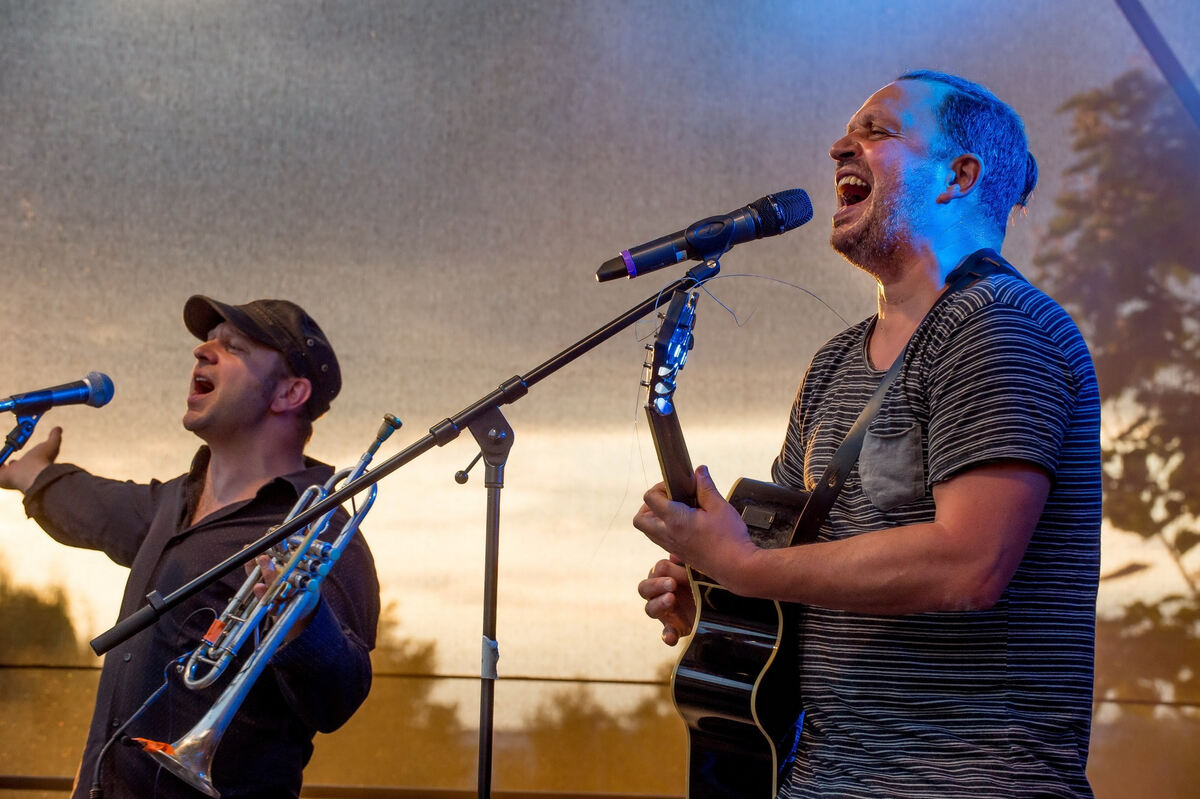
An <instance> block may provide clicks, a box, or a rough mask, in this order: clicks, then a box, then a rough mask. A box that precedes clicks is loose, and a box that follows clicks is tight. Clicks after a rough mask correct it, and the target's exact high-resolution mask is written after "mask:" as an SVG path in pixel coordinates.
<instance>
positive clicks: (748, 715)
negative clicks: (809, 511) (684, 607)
mask: <svg viewBox="0 0 1200 799" xmlns="http://www.w3.org/2000/svg"><path fill="white" fill-rule="evenodd" d="M807 498H808V494H807V493H802V492H798V491H792V490H790V489H787V488H784V487H782V486H779V485H776V484H774V483H764V482H759V481H757V480H748V479H745V478H743V479H741V480H739V481H738V482H737V483H736V484H735V485H734V487H733V489H732V491H731V492H730V495H729V502H730V504H732V505H733V506H734V507H735V508H736V509H737V510H738V511H739V512H740V513H741V514H742V518H743V520H745V521H746V526H747V529H748V530H749V531H750V536H751V538H752V539H753V540H754V541H755V543H756V544H758V545H759V546H760V547H764V548H778V547H782V546H787V545H788V543H789V541H791V540H792V533H793V530H794V527H795V524H796V521H797V519H798V518H799V516H800V511H801V509H802V508H803V507H804V503H805V501H807ZM809 539H811V536H808V537H804V540H809ZM795 543H801V541H795ZM688 576H689V578H690V579H691V583H692V594H693V597H694V598H695V601H696V623H695V627H694V628H693V633H692V636H691V639H690V640H689V642H688V644H687V648H686V649H684V651H683V652H682V653H681V654H680V657H679V662H678V663H677V664H676V666H675V672H674V675H673V676H672V680H671V693H672V698H673V699H674V702H675V707H676V709H677V710H678V712H679V714H680V716H682V717H683V720H684V723H685V724H686V725H687V731H688V764H687V775H688V788H687V796H688V797H689V799H758V798H760V797H761V799H771V797H774V796H775V794H776V793H777V792H778V790H779V781H780V778H781V776H782V772H783V771H784V770H785V769H786V767H787V766H788V764H789V763H790V762H791V759H792V756H793V753H794V750H795V746H796V741H797V738H798V736H799V729H800V728H799V725H798V724H797V721H798V719H799V717H800V713H801V706H800V692H799V685H798V679H799V668H798V667H799V655H800V652H799V646H800V644H799V641H798V640H797V630H798V619H797V618H796V614H798V613H800V612H801V611H800V609H799V608H797V607H796V606H794V605H788V604H785V603H780V602H774V601H771V600H766V599H748V598H746V597H742V596H738V595H737V594H734V593H732V592H730V591H727V590H726V589H725V588H723V587H722V586H721V585H720V584H719V583H717V582H716V581H715V580H713V579H712V578H711V577H709V576H708V575H706V574H703V573H702V572H699V571H696V570H694V569H691V568H690V567H689V568H688Z"/></svg>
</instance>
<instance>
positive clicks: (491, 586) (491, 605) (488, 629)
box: [455, 408, 515, 797]
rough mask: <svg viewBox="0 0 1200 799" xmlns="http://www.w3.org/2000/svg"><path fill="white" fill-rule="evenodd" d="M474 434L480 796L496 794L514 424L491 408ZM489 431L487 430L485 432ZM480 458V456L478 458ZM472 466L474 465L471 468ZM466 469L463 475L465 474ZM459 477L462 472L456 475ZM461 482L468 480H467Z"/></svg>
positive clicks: (478, 421)
mask: <svg viewBox="0 0 1200 799" xmlns="http://www.w3.org/2000/svg"><path fill="white" fill-rule="evenodd" d="M470 429H471V435H473V436H475V440H476V441H477V442H478V443H479V450H480V455H482V457H483V464H484V467H485V468H484V482H483V484H484V487H485V488H487V530H486V533H487V546H486V550H485V558H484V582H483V651H482V656H481V658H480V682H479V757H478V786H479V788H478V793H477V796H480V797H486V796H491V795H492V729H493V726H494V723H493V717H494V710H495V706H496V680H498V679H500V675H499V673H498V672H497V670H496V663H497V661H499V660H500V644H499V642H498V641H497V640H496V594H497V588H498V586H499V579H498V577H497V572H498V566H499V555H500V489H502V488H504V465H505V462H506V461H507V459H508V452H509V450H510V449H512V444H513V439H514V438H515V436H514V435H513V430H512V427H510V426H509V424H508V421H507V420H506V419H505V418H504V414H502V413H501V412H500V409H499V408H490V409H488V411H487V412H485V413H484V414H483V415H481V416H480V417H479V418H478V419H476V420H475V421H474V422H472V423H471V425H470ZM485 431H486V432H485ZM477 459H478V457H477ZM467 468H468V469H470V467H467ZM465 473H466V470H464V471H463V472H460V473H459V474H463V475H465ZM455 479H458V475H455ZM461 482H464V483H465V482H466V480H465V479H463V480H461Z"/></svg>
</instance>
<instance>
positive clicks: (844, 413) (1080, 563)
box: [774, 275, 1100, 799]
mask: <svg viewBox="0 0 1200 799" xmlns="http://www.w3.org/2000/svg"><path fill="white" fill-rule="evenodd" d="M871 326H872V320H871V319H867V320H864V321H863V322H862V323H860V324H858V325H856V326H854V327H851V328H849V329H847V330H845V331H844V332H842V333H841V334H839V335H838V336H836V337H835V338H834V339H832V340H831V341H830V342H829V343H827V344H826V345H825V346H824V347H822V348H821V350H820V351H819V352H818V353H817V355H816V356H815V357H814V359H813V361H812V363H811V364H810V366H809V369H808V372H807V374H806V375H805V377H804V382H803V383H802V385H801V387H800V390H799V393H798V394H797V398H796V403H795V405H794V407H793V409H792V417H791V420H790V423H789V426H788V431H787V437H786V440H785V442H784V445H783V449H782V451H781V453H780V455H779V458H778V459H777V460H776V462H775V467H774V479H775V481H776V482H778V483H782V484H786V485H791V486H795V487H803V488H807V489H812V488H813V486H814V485H815V483H816V481H817V480H818V479H819V478H820V475H821V473H822V471H823V470H824V469H825V466H826V464H828V462H829V459H830V457H831V456H832V454H833V452H834V451H835V450H836V449H837V447H838V445H839V444H840V443H841V442H842V439H843V438H844V437H845V436H846V433H847V431H848V430H849V428H850V426H851V425H852V424H853V422H854V420H855V418H856V417H857V416H858V413H859V412H860V411H861V410H862V408H863V407H864V406H865V405H866V403H867V401H868V399H869V398H870V396H871V394H872V392H873V391H874V390H875V388H876V387H877V386H878V385H879V381H880V380H881V378H882V376H883V373H882V372H880V371H878V370H876V369H874V368H872V367H871V365H870V362H869V360H868V358H867V356H866V343H867V338H868V336H869V333H870V329H871ZM1099 420H1100V411H1099V397H1098V391H1097V387H1096V379H1095V374H1094V372H1093V369H1092V362H1091V356H1090V355H1089V354H1088V351H1087V347H1086V345H1085V344H1084V341H1083V338H1082V337H1081V336H1080V334H1079V331H1078V329H1077V328H1076V326H1075V324H1074V323H1073V322H1072V321H1071V319H1070V317H1068V316H1067V314H1066V313H1065V312H1064V311H1063V310H1062V308H1060V307H1059V306H1058V305H1057V304H1056V303H1055V302H1054V301H1053V300H1051V299H1050V298H1048V297H1047V296H1046V295H1045V294H1043V293H1041V292H1040V291H1038V290H1037V289H1035V288H1034V287H1033V286H1031V285H1030V284H1029V283H1027V282H1025V281H1024V280H1023V279H1021V278H1019V277H1012V276H1006V275H1000V276H992V277H989V278H987V279H986V280H983V281H980V282H978V283H975V284H974V285H972V286H970V287H968V288H966V289H964V290H962V291H960V292H959V293H957V294H956V295H954V296H952V297H950V298H948V299H947V300H946V301H945V302H943V303H941V304H940V305H939V306H937V307H936V308H935V309H934V310H933V311H932V312H931V313H930V315H929V316H928V317H927V318H926V319H925V320H924V321H923V322H922V324H921V325H920V327H919V328H918V329H917V331H916V333H914V335H913V337H912V340H911V341H910V344H909V350H908V353H907V357H906V360H905V365H904V367H903V369H902V372H901V373H900V375H899V376H898V378H897V380H896V382H895V384H893V385H892V386H891V388H890V390H889V392H888V395H887V397H886V398H885V401H884V404H883V407H882V409H881V410H880V412H879V414H878V415H877V416H876V418H875V419H874V420H873V421H872V423H871V425H870V428H869V432H868V435H867V438H866V441H865V443H864V445H863V448H862V452H861V454H860V456H859V460H858V462H857V464H856V467H855V468H854V470H853V471H852V473H851V475H850V477H849V479H848V480H847V482H846V484H845V486H844V488H843V490H842V493H841V494H840V496H839V497H838V500H837V502H836V503H835V505H834V507H833V509H832V511H831V512H830V514H829V518H828V519H827V520H826V522H825V525H824V527H823V528H822V531H821V540H835V539H842V538H848V537H850V536H853V535H856V534H859V533H862V532H867V531H871V530H877V529H882V528H891V527H898V526H901V525H907V524H914V523H921V522H928V521H930V520H932V519H933V517H934V503H933V493H932V488H933V486H934V485H935V484H936V483H938V482H940V481H944V480H946V479H948V478H950V477H952V476H954V475H955V474H957V473H959V472H961V471H963V470H965V469H969V468H971V467H973V466H978V465H981V464H984V463H987V462H992V461H998V460H1014V459H1015V460H1020V461H1025V462H1029V463H1032V464H1035V465H1037V466H1039V467H1041V468H1042V469H1044V470H1045V471H1046V472H1047V473H1048V474H1050V475H1051V477H1052V480H1053V484H1052V488H1051V492H1050V495H1049V498H1048V500H1047V502H1046V507H1045V510H1044V511H1043V513H1042V516H1041V518H1040V519H1039V521H1038V525H1037V529H1036V531H1035V532H1034V534H1033V537H1032V540H1031V541H1030V543H1029V547H1028V549H1027V551H1026V553H1025V556H1024V559H1023V560H1022V561H1021V564H1020V567H1019V568H1018V570H1017V572H1016V574H1015V575H1014V577H1013V579H1012V581H1011V582H1010V584H1009V586H1008V588H1007V589H1006V590H1005V591H1004V594H1003V596H1002V597H1001V599H1000V601H999V602H997V603H996V605H995V606H994V607H992V608H990V609H989V610H984V611H970V612H937V613H921V614H913V615H906V616H891V617H886V616H870V615H863V614H857V613H848V612H841V611H835V610H827V609H822V608H815V607H813V608H806V609H805V612H804V615H803V622H802V624H803V628H802V631H801V633H802V634H801V639H802V647H803V652H802V658H801V663H802V665H801V674H800V682H801V690H802V695H803V697H804V708H805V715H804V722H803V731H802V736H801V742H800V750H799V754H798V757H797V761H796V765H795V767H794V769H793V771H792V775H791V779H790V781H788V783H787V785H786V786H785V787H784V788H783V789H782V790H781V792H780V796H781V797H788V798H789V799H791V798H793V797H795V798H798V797H839V799H841V798H843V797H845V798H849V797H870V799H879V797H931V799H932V798H934V797H936V799H949V798H950V797H970V799H979V797H1035V796H1036V797H1051V796H1054V797H1088V796H1091V789H1090V787H1089V786H1088V782H1087V777H1086V775H1085V767H1086V765H1087V751H1088V735H1089V730H1090V721H1091V708H1092V653H1093V637H1094V629H1095V600H1096V586H1097V580H1098V571H1099V551H1100V550H1099V530H1100V453H1099Z"/></svg>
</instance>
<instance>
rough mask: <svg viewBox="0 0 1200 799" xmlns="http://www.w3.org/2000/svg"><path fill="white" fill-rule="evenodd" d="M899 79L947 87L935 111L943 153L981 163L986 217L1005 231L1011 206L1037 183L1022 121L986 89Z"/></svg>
mask: <svg viewBox="0 0 1200 799" xmlns="http://www.w3.org/2000/svg"><path fill="white" fill-rule="evenodd" d="M897 80H921V81H926V82H932V83H940V84H942V85H943V86H948V87H949V88H950V91H949V92H947V93H946V96H945V98H944V99H943V100H942V103H941V105H940V106H939V107H938V109H937V112H936V113H937V120H938V125H939V126H940V127H941V130H942V135H943V136H944V137H945V139H946V143H947V145H948V147H947V149H949V148H950V147H953V148H954V149H957V150H959V151H960V152H967V153H975V154H976V155H978V156H979V157H980V159H982V161H983V165H984V170H983V178H982V182H981V183H980V186H979V192H980V200H981V202H982V205H983V208H984V211H985V212H986V213H987V216H988V219H990V220H991V221H993V222H994V223H995V224H996V226H997V227H998V229H999V230H1000V231H1001V232H1003V231H1004V229H1005V228H1006V227H1007V225H1008V214H1009V212H1010V211H1011V210H1012V208H1013V206H1014V205H1020V206H1022V207H1024V206H1025V203H1026V202H1027V201H1028V199H1029V195H1030V194H1031V193H1032V192H1033V187H1034V186H1035V185H1037V161H1036V160H1034V157H1033V153H1031V152H1029V141H1028V140H1027V139H1026V137H1025V123H1024V122H1022V121H1021V117H1020V116H1019V115H1018V114H1017V112H1016V111H1014V110H1012V108H1011V107H1009V106H1008V104H1006V103H1005V102H1003V101H1002V100H1001V99H1000V98H998V97H997V96H996V95H994V94H992V92H991V91H989V90H988V89H987V88H985V87H984V86H981V85H980V84H978V83H975V82H973V81H969V80H967V79H966V78H960V77H958V76H957V75H950V74H948V73H946V72H935V71H933V70H928V69H917V70H913V71H911V72H905V73H904V74H903V75H901V76H900V77H899V78H897Z"/></svg>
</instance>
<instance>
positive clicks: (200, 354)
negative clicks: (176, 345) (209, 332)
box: [192, 340, 216, 363]
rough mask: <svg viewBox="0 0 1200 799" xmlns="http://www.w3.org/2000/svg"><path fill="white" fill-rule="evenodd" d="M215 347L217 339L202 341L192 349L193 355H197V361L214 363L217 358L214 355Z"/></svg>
mask: <svg viewBox="0 0 1200 799" xmlns="http://www.w3.org/2000/svg"><path fill="white" fill-rule="evenodd" d="M215 348H216V342H215V341H211V340H210V341H201V342H200V343H199V344H197V345H196V348H195V349H193V350H192V356H193V357H195V359H196V360H197V361H204V362H207V363H214V362H215V361H216V358H215V357H214V356H213V350H214V349H215Z"/></svg>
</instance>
